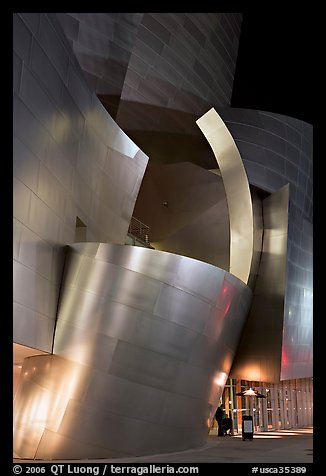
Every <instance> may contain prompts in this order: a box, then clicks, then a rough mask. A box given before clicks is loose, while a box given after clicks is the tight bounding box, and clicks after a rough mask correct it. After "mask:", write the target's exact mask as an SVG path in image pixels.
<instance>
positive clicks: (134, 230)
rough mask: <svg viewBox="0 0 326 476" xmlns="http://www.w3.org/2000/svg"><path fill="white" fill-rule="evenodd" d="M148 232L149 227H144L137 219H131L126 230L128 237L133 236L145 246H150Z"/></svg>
mask: <svg viewBox="0 0 326 476" xmlns="http://www.w3.org/2000/svg"><path fill="white" fill-rule="evenodd" d="M149 232H150V228H149V226H147V225H145V223H143V222H141V221H140V220H138V219H137V218H135V217H131V220H130V225H129V228H128V233H129V234H130V235H132V236H134V237H135V238H137V239H138V240H141V241H143V242H144V243H146V244H147V245H149V244H150V240H149Z"/></svg>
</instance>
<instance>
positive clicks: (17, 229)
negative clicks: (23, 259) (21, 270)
mask: <svg viewBox="0 0 326 476" xmlns="http://www.w3.org/2000/svg"><path fill="white" fill-rule="evenodd" d="M21 233H22V224H21V223H20V221H18V220H16V219H15V218H14V219H13V227H12V234H13V258H14V259H16V260H17V259H18V256H19V248H20V240H21Z"/></svg>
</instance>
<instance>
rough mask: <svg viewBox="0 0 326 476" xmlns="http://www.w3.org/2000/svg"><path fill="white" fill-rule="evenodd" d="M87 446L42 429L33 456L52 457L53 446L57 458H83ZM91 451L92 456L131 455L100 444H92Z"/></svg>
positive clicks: (47, 458) (46, 458)
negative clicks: (55, 449)
mask: <svg viewBox="0 0 326 476" xmlns="http://www.w3.org/2000/svg"><path fill="white" fill-rule="evenodd" d="M89 446H90V445H89V444H83V443H80V442H79V441H76V440H74V439H72V438H67V437H65V436H62V435H60V434H59V433H54V432H53V431H49V430H44V433H43V436H42V438H41V441H40V443H39V446H38V448H37V453H36V455H35V457H36V458H38V459H44V460H49V459H52V454H53V448H58V450H57V455H58V459H76V460H78V459H83V458H84V456H83V455H85V454H86V453H87V451H88V450H89ZM92 453H93V454H94V458H109V457H111V456H117V457H124V456H131V455H129V454H127V453H125V452H123V451H122V452H120V453H119V452H118V451H117V450H115V451H111V452H110V450H109V449H108V448H103V447H100V446H93V448H92Z"/></svg>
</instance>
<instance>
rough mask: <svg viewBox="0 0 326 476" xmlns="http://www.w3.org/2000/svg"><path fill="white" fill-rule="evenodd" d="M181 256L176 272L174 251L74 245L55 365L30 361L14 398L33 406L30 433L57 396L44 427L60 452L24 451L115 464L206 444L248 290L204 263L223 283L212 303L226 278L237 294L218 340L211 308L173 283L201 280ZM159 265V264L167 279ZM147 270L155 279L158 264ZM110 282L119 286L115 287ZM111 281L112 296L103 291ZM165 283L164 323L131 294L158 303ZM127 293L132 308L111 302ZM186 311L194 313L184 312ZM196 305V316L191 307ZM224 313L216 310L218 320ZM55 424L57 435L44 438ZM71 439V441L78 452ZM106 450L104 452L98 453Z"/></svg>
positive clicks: (23, 416) (22, 417)
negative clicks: (36, 411)
mask: <svg viewBox="0 0 326 476" xmlns="http://www.w3.org/2000/svg"><path fill="white" fill-rule="evenodd" d="M84 249H85V253H84V251H83V250H84ZM98 250H100V253H98ZM123 250H125V252H126V255H125V256H124V253H123ZM140 250H141V251H140ZM162 255H164V256H165V255H168V259H167V260H166V261H164V259H163V257H162ZM92 256H93V258H92ZM156 257H157V262H155V261H156ZM174 258H175V261H176V264H175V265H174V264H173V262H172V261H171V260H172V259H173V255H171V254H167V253H162V252H159V251H155V250H151V249H147V248H141V249H137V248H129V247H127V246H126V247H122V246H120V245H109V244H101V245H98V244H95V243H92V244H90V243H89V244H87V243H85V244H81V243H79V244H76V245H72V246H70V247H69V248H68V255H67V258H66V272H65V274H64V275H65V276H66V277H67V281H65V280H64V281H63V284H62V289H61V300H60V302H61V305H60V307H59V311H58V321H57V325H56V334H55V342H54V352H55V354H57V355H58V356H60V357H58V356H49V357H46V358H47V359H49V361H47V360H43V361H42V362H38V361H37V358H34V357H33V358H29V359H25V362H24V368H23V372H31V376H30V377H29V378H28V379H29V380H28V382H32V384H33V386H32V387H31V386H30V385H29V384H28V386H27V387H26V392H25V390H24V389H25V383H24V381H23V382H22V385H21V390H20V393H19V396H17V397H16V398H17V405H18V406H19V408H21V409H23V408H26V411H25V410H21V411H20V412H18V413H17V425H18V427H19V428H20V425H21V422H22V421H23V422H24V431H25V432H27V431H28V428H29V426H31V428H33V425H34V422H33V418H34V417H33V414H32V413H30V410H29V408H32V406H33V402H38V401H39V399H41V400H42V401H44V398H45V397H44V395H43V393H42V392H43V391H46V392H47V393H46V395H50V396H51V397H50V401H52V399H53V400H54V401H55V402H56V403H55V405H54V406H53V408H52V407H51V406H49V405H48V403H47V404H46V405H47V406H45V410H44V411H45V416H44V422H43V423H42V425H43V428H44V430H45V437H46V439H45V440H44V441H48V442H49V444H53V447H52V448H51V451H49V450H45V443H44V442H42V441H43V440H41V441H37V442H36V440H35V444H34V446H33V447H29V448H27V449H24V448H21V445H20V443H19V444H18V443H15V448H16V451H17V452H18V453H19V451H22V452H24V454H26V452H28V453H29V454H30V455H31V456H33V457H34V455H35V454H47V455H51V457H52V458H53V457H55V458H57V457H59V456H60V455H66V456H65V457H71V456H72V455H79V456H78V457H80V458H81V457H83V458H85V457H95V455H98V454H99V452H100V454H105V455H106V457H110V456H119V455H121V454H130V455H138V454H139V455H140V454H151V453H157V452H165V451H177V450H181V449H186V448H189V447H192V446H194V445H199V444H203V443H204V441H205V438H206V435H207V432H208V430H209V427H210V422H211V417H212V415H213V413H214V408H215V407H216V404H217V401H218V398H219V397H220V395H221V392H222V390H223V387H224V384H225V381H226V378H227V375H228V372H229V370H230V368H231V364H232V359H233V355H234V352H235V346H236V342H235V339H236V337H237V336H238V335H239V333H240V332H241V328H242V325H243V319H244V317H245V315H246V312H247V308H248V306H249V303H250V299H251V292H250V290H249V288H247V287H246V286H245V285H244V284H243V283H242V282H241V281H240V280H238V279H237V278H233V277H230V276H229V275H228V274H227V273H225V271H223V270H220V269H219V268H213V267H212V266H211V265H208V264H206V265H205V264H204V263H199V264H198V265H199V267H200V269H201V279H202V280H205V274H204V268H205V266H206V267H207V279H208V280H210V279H212V273H213V271H214V272H215V275H216V279H217V282H218V283H220V284H219V286H218V289H217V290H216V296H215V297H213V296H212V295H211V296H210V299H211V300H212V301H214V302H215V301H218V297H219V295H220V293H221V292H222V293H223V286H225V283H226V280H225V279H224V278H225V276H226V275H227V277H228V279H229V280H228V281H227V283H228V285H229V286H231V287H232V289H233V295H232V296H231V295H230V296H229V298H230V299H235V300H236V301H238V302H239V305H240V308H239V309H238V306H235V308H234V309H233V305H232V303H231V304H230V306H229V309H228V313H227V318H225V319H223V324H221V325H222V335H223V337H222V338H218V336H216V338H215V339H212V338H211V337H209V336H207V335H205V334H204V332H203V331H204V328H205V324H206V321H208V318H210V325H211V326H212V328H214V323H213V322H212V319H213V317H212V316H213V314H212V315H211V314H210V311H211V308H212V306H211V305H209V304H208V303H207V302H205V301H202V300H201V299H200V298H199V296H195V295H192V294H190V285H189V286H187V287H188V289H189V290H188V291H187V292H186V291H181V290H180V289H177V288H176V287H174V286H173V285H172V283H173V282H174V280H175V276H178V279H180V283H190V284H191V281H189V280H188V281H187V280H186V279H185V278H184V277H183V273H184V274H185V273H189V269H192V267H193V269H194V271H193V273H194V275H196V263H197V262H196V261H195V260H193V259H189V262H190V263H189V266H183V265H181V261H182V260H183V259H187V258H182V260H180V257H179V256H174ZM128 260H130V263H131V266H130V268H134V269H135V267H137V269H139V270H141V271H142V272H141V273H139V272H136V271H134V270H132V269H130V268H128ZM142 260H143V261H144V262H143V263H141V262H142ZM111 261H113V262H114V264H112V263H111ZM78 262H80V263H83V266H79V265H78ZM164 262H165V263H166V268H165V267H164ZM70 263H71V264H72V268H71V270H70V271H69V267H70ZM158 263H159V264H160V265H161V266H162V268H161V270H160V272H158V271H157V270H158ZM146 264H147V265H148V264H151V265H153V269H154V274H156V275H157V278H156V279H155V278H153V277H149V276H147V275H146ZM148 269H149V274H150V273H151V266H149V268H148ZM171 269H175V270H176V273H175V274H174V273H172V272H171ZM165 271H166V273H165ZM110 276H113V277H114V279H113V280H110ZM170 279H171V285H170V284H169V280H170ZM107 280H108V282H110V283H111V285H110V286H111V288H114V289H110V287H107V286H106V285H104V286H103V284H102V283H103V282H105V281H107ZM231 282H232V284H231ZM130 283H131V284H132V285H130ZM146 283H147V284H148V283H151V285H152V288H151V289H152V290H151V291H150V290H149V288H148V287H147V289H146V290H145V291H144V290H142V288H144V286H145V285H146V286H147V284H146ZM163 283H165V284H163ZM81 284H82V285H83V286H85V285H86V287H87V288H88V290H86V289H83V288H82V287H81ZM162 286H163V287H165V288H166V289H170V294H169V295H168V297H169V299H168V300H167V302H169V307H168V308H166V309H165V312H164V313H163V314H164V317H163V318H160V317H159V316H157V315H156V314H155V312H154V307H153V306H152V309H151V312H150V311H149V310H147V312H144V311H143V308H144V302H143V300H144V298H143V299H138V298H137V299H135V298H134V297H133V296H132V294H133V293H134V292H135V289H136V290H138V291H137V292H138V293H139V296H141V295H142V293H143V296H145V300H146V299H148V300H149V301H151V300H152V302H154V303H155V302H160V300H162V294H158V292H157V289H160V288H161V287H162ZM90 287H91V292H90V290H89V288H90ZM104 289H105V293H104ZM193 289H195V290H197V289H203V288H202V286H199V287H197V288H194V287H193ZM192 292H193V291H192ZM144 293H145V294H144ZM146 293H147V294H146ZM210 293H212V291H210ZM238 295H240V297H239V296H238ZM120 296H121V299H123V300H124V301H126V302H129V304H130V303H132V306H131V307H130V306H128V305H123V304H121V303H118V302H115V301H112V299H116V298H117V297H118V298H119V299H120ZM146 296H147V298H146ZM166 296H167V295H165V297H166ZM206 297H207V296H206ZM180 299H181V304H180ZM221 299H222V298H221ZM149 301H148V302H149ZM236 301H235V302H236ZM196 303H197V304H196ZM198 303H199V304H198ZM201 303H202V304H203V305H204V307H203V308H201ZM222 304H223V306H224V305H225V302H223V303H222ZM182 305H183V306H188V307H186V308H185V309H184V310H183V314H181V307H182ZM194 305H196V306H197V307H196V309H197V311H196V312H197V315H196V313H194V312H193V309H192V308H193V307H194ZM223 306H222V307H223ZM145 307H146V305H145ZM175 307H176V308H177V311H175V309H174V308H175ZM162 309H163V308H162V306H161V310H162ZM167 309H168V310H167ZM214 309H217V308H214ZM171 316H172V319H171ZM180 316H181V317H182V320H181V321H182V322H178V323H177V322H173V318H180ZM187 316H188V318H187ZM219 316H220V314H219V313H217V314H216V317H217V319H219V318H220V317H219ZM196 322H197V324H196V326H197V329H196V330H194V329H193V327H194V323H196ZM223 331H224V333H223ZM214 337H215V336H214ZM42 358H43V357H42ZM48 364H49V365H48ZM34 367H35V369H34ZM26 385H27V383H26ZM38 389H43V390H38ZM26 399H28V401H29V403H28V405H27V404H26V401H27V400H26ZM46 413H48V417H49V422H48V421H47V418H46ZM55 414H56V415H57V417H56V418H55ZM54 427H55V428H56V429H55V431H56V433H57V435H58V437H55V436H54V435H52V434H51V435H50V434H49V432H48V431H47V430H51V429H52V430H53V428H54ZM139 435H141V438H140V437H139ZM67 438H69V439H71V452H69V450H68V448H67V445H68V446H69V444H68V440H67ZM51 442H52V443H51ZM36 443H37V444H36ZM38 445H39V448H40V449H39V450H37V446H38ZM62 445H65V448H62ZM103 448H105V449H106V452H105V453H101V451H102V449H103ZM82 450H83V452H84V453H83V455H81V451H82ZM38 451H39V453H38Z"/></svg>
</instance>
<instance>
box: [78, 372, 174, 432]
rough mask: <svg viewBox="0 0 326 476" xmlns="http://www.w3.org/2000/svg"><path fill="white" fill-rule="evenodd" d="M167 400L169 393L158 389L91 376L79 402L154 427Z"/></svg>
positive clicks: (112, 376)
mask: <svg viewBox="0 0 326 476" xmlns="http://www.w3.org/2000/svg"><path fill="white" fill-rule="evenodd" d="M108 388H109V389H110V391H109V392H108ZM130 395H132V396H133V398H130ZM170 397H171V394H170V393H168V392H163V391H162V390H161V389H156V388H154V387H148V386H147V385H142V384H139V383H136V382H131V381H130V380H126V379H122V378H120V377H115V376H114V375H108V374H103V373H100V372H96V373H93V376H92V380H91V381H90V384H89V386H88V390H87V392H86V394H85V396H84V398H83V402H84V403H85V404H86V405H88V404H90V405H94V403H96V405H97V406H98V407H101V408H103V409H104V410H107V411H110V412H112V413H116V414H118V415H125V416H128V417H131V418H137V419H141V420H145V421H150V422H153V423H154V422H159V421H160V420H161V419H162V413H163V411H164V408H165V402H166V400H167V399H168V398H170Z"/></svg>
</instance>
